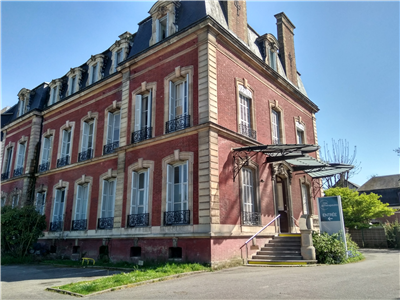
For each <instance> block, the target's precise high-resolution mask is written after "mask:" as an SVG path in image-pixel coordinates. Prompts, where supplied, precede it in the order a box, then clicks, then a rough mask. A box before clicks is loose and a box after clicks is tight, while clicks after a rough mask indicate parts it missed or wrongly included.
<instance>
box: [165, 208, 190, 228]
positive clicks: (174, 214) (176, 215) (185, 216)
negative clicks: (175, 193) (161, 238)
mask: <svg viewBox="0 0 400 300" xmlns="http://www.w3.org/2000/svg"><path fill="white" fill-rule="evenodd" d="M188 224H190V210H177V211H166V212H164V225H166V226H168V225H188Z"/></svg>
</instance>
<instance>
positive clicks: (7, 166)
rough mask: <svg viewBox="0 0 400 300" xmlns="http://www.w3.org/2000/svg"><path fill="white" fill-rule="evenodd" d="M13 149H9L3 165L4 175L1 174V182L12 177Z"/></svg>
mask: <svg viewBox="0 0 400 300" xmlns="http://www.w3.org/2000/svg"><path fill="white" fill-rule="evenodd" d="M12 150H13V147H8V148H7V152H6V155H5V160H4V163H3V173H2V174H1V180H6V179H8V178H9V177H10V171H11V159H12Z"/></svg>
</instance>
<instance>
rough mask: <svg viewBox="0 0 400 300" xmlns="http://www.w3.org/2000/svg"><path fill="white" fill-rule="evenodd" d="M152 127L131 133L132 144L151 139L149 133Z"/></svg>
mask: <svg viewBox="0 0 400 300" xmlns="http://www.w3.org/2000/svg"><path fill="white" fill-rule="evenodd" d="M152 130H153V127H144V128H142V129H140V130H138V131H135V132H133V133H132V144H134V143H139V142H141V141H144V140H147V139H151V131H152Z"/></svg>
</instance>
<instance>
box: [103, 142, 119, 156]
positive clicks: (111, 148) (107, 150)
mask: <svg viewBox="0 0 400 300" xmlns="http://www.w3.org/2000/svg"><path fill="white" fill-rule="evenodd" d="M118 147H119V141H116V142H113V143H109V144H107V145H104V149H103V154H104V155H106V154H110V153H113V152H114V150H115V149H117V148H118Z"/></svg>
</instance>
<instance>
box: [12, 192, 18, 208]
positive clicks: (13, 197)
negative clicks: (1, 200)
mask: <svg viewBox="0 0 400 300" xmlns="http://www.w3.org/2000/svg"><path fill="white" fill-rule="evenodd" d="M18 202H19V194H14V195H13V196H12V199H11V207H12V208H14V207H17V206H18Z"/></svg>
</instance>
